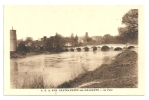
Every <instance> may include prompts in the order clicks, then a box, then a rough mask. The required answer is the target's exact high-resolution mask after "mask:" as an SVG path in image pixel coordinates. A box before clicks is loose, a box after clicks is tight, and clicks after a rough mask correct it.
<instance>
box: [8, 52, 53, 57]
mask: <svg viewBox="0 0 149 100" xmlns="http://www.w3.org/2000/svg"><path fill="white" fill-rule="evenodd" d="M51 53H54V52H47V51H41V52H29V53H24V52H22V53H17V52H11V53H10V58H25V57H28V56H34V55H40V54H51Z"/></svg>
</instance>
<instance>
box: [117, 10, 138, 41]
mask: <svg viewBox="0 0 149 100" xmlns="http://www.w3.org/2000/svg"><path fill="white" fill-rule="evenodd" d="M122 24H125V25H126V27H120V28H118V31H119V34H120V36H121V38H122V39H123V41H125V42H126V43H127V42H136V43H137V42H138V9H131V10H130V11H129V12H127V13H126V14H125V15H124V16H123V17H122Z"/></svg>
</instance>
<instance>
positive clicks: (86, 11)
mask: <svg viewBox="0 0 149 100" xmlns="http://www.w3.org/2000/svg"><path fill="white" fill-rule="evenodd" d="M144 55H145V54H144V6H142V5H4V95H144V88H145V87H144V81H145V80H144V79H145V78H144V77H145V76H144V67H145V66H144Z"/></svg>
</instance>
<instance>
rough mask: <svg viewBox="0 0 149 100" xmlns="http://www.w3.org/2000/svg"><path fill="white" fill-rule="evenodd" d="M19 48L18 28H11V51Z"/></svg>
mask: <svg viewBox="0 0 149 100" xmlns="http://www.w3.org/2000/svg"><path fill="white" fill-rule="evenodd" d="M16 50H17V35H16V30H13V27H12V30H10V52H14V51H16Z"/></svg>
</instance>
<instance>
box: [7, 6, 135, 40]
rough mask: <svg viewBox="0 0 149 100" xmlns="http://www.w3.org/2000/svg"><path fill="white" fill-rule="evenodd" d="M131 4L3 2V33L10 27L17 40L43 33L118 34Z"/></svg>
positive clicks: (38, 35) (69, 34) (39, 35)
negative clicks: (15, 33) (24, 3)
mask: <svg viewBox="0 0 149 100" xmlns="http://www.w3.org/2000/svg"><path fill="white" fill-rule="evenodd" d="M130 9H133V7H132V6H99V5H98V6H95V5H90V6H89V5H88V6H87V5H86V6H85V5H84V6H83V5H80V6H76V5H70V6H69V5H67V6H66V5H65V6H64V5H63V6H62V5H57V6H56V5H46V6H39V5H38V6H37V5H36V6H35V5H34V6H33V5H28V6H27V5H20V6H19V5H15V6H14V5H13V6H12V5H6V6H4V33H5V34H10V30H11V29H12V26H13V29H14V30H16V32H17V39H25V38H26V37H32V38H33V39H34V40H37V39H38V38H42V37H43V36H47V37H50V36H54V35H55V34H56V32H57V33H59V34H61V35H62V36H71V33H73V34H74V35H78V36H83V35H85V33H86V32H88V35H89V36H103V35H105V34H111V35H113V36H114V35H118V27H124V25H123V24H122V17H123V16H124V14H125V13H127V12H128V11H129V10H130Z"/></svg>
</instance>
